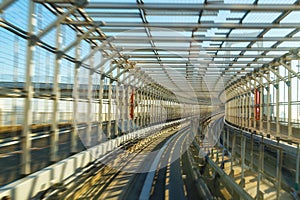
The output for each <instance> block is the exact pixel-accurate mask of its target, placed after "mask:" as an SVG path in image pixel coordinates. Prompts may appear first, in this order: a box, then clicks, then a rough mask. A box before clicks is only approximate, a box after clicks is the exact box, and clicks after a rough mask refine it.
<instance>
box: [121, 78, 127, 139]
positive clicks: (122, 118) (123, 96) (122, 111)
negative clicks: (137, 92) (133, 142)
mask: <svg viewBox="0 0 300 200" xmlns="http://www.w3.org/2000/svg"><path fill="white" fill-rule="evenodd" d="M122 76H123V77H124V76H125V74H123V75H122ZM126 91H127V90H126V87H125V85H124V83H123V85H122V103H121V108H120V110H121V120H122V125H121V127H122V128H121V130H122V132H123V133H125V132H126V131H125V113H126V106H125V105H126V102H125V92H126Z"/></svg>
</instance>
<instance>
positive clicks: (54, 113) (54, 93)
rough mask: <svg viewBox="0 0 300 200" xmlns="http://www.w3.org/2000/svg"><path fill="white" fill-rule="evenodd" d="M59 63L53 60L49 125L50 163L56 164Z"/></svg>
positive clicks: (58, 32)
mask: <svg viewBox="0 0 300 200" xmlns="http://www.w3.org/2000/svg"><path fill="white" fill-rule="evenodd" d="M55 40H56V49H60V48H61V42H62V33H61V26H60V25H58V26H57V28H56V38H55ZM60 63H61V59H60V57H59V56H56V58H55V67H54V79H53V91H52V97H53V98H54V99H53V107H52V125H51V133H50V143H51V147H50V161H51V162H56V161H57V160H58V140H59V135H58V131H59V130H58V123H59V109H58V106H59V99H60V89H59V81H60V79H59V72H60Z"/></svg>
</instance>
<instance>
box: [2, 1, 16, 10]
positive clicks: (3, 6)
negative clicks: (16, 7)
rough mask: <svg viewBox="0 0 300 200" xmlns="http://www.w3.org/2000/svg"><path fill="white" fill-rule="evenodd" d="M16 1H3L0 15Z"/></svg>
mask: <svg viewBox="0 0 300 200" xmlns="http://www.w3.org/2000/svg"><path fill="white" fill-rule="evenodd" d="M15 1H16V0H3V1H2V3H1V4H0V13H3V11H4V10H5V9H7V8H8V7H9V6H11V5H12V4H13V3H14V2H15Z"/></svg>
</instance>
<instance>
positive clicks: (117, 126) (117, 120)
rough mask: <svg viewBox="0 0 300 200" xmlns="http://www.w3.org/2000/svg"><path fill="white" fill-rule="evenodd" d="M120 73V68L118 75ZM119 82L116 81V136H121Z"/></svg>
mask: <svg viewBox="0 0 300 200" xmlns="http://www.w3.org/2000/svg"><path fill="white" fill-rule="evenodd" d="M119 73H120V68H119V67H118V68H117V74H119ZM118 81H119V79H117V80H116V85H115V101H116V102H115V125H114V127H115V131H114V132H115V135H116V136H120V133H119V119H120V114H119V107H120V102H119V100H120V99H121V98H119V95H120V93H119V84H118Z"/></svg>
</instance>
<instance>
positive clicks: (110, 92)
mask: <svg viewBox="0 0 300 200" xmlns="http://www.w3.org/2000/svg"><path fill="white" fill-rule="evenodd" d="M110 67H112V65H111V64H110ZM112 84H113V80H112V79H109V84H108V113H107V129H106V130H107V138H109V139H112V138H114V135H113V134H112V132H111V116H112Z"/></svg>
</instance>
